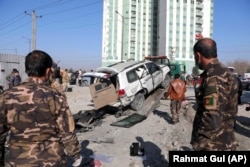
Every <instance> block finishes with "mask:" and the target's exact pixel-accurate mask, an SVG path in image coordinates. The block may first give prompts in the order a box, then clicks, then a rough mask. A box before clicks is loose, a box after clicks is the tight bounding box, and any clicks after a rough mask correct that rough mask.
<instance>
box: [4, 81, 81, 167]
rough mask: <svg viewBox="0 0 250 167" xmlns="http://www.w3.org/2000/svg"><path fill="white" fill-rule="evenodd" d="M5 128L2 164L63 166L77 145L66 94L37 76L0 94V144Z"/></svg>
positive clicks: (77, 153)
mask: <svg viewBox="0 0 250 167" xmlns="http://www.w3.org/2000/svg"><path fill="white" fill-rule="evenodd" d="M7 131H10V136H9V141H8V142H9V152H10V153H9V157H8V159H7V165H6V166H8V165H9V166H32V167H33V166H39V167H43V166H46V167H47V166H65V160H66V155H65V152H66V153H67V155H68V156H70V157H72V158H74V159H77V158H79V156H80V151H81V147H80V144H79V142H78V140H77V137H76V133H75V124H74V119H73V117H72V114H71V111H70V109H69V106H68V104H67V101H66V97H65V96H64V95H62V94H61V93H60V92H59V91H57V90H55V89H53V88H51V87H50V86H49V85H48V84H46V83H45V82H42V81H41V80H37V81H33V80H32V79H31V78H28V79H27V80H26V81H25V82H23V83H22V84H20V85H18V86H16V87H14V88H12V89H8V90H6V91H5V92H4V93H3V94H1V95H0V145H1V146H3V145H4V142H5V139H6V136H7V133H6V132H7Z"/></svg>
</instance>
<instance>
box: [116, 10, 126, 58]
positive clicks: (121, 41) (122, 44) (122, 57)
mask: <svg viewBox="0 0 250 167" xmlns="http://www.w3.org/2000/svg"><path fill="white" fill-rule="evenodd" d="M115 12H116V13H117V14H118V15H119V16H121V17H122V39H121V61H123V35H124V27H123V26H124V16H123V15H121V14H120V13H119V12H118V11H117V10H116V11H115Z"/></svg>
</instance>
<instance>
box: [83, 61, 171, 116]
mask: <svg viewBox="0 0 250 167" xmlns="http://www.w3.org/2000/svg"><path fill="white" fill-rule="evenodd" d="M169 72H170V69H169V67H168V66H166V65H158V64H156V63H154V62H152V61H148V60H143V61H128V62H120V63H116V64H113V65H110V66H108V67H99V68H97V70H96V72H94V73H87V74H84V76H89V77H92V81H93V83H92V84H91V85H90V86H89V87H90V93H91V96H92V99H93V102H94V106H95V109H99V108H102V107H104V106H113V107H117V108H119V109H120V110H121V109H122V108H123V107H126V106H129V105H130V107H131V108H132V109H133V110H136V111H137V110H140V109H141V108H142V107H143V105H144V101H145V97H146V96H147V95H148V94H149V93H151V92H152V91H153V90H155V89H156V88H158V87H163V88H167V87H168V86H169V83H170V80H171V77H170V75H169ZM93 77H95V80H93Z"/></svg>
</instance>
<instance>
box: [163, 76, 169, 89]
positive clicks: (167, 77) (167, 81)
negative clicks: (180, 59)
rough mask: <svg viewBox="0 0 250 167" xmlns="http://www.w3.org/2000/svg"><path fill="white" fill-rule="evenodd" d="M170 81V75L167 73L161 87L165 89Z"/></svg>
mask: <svg viewBox="0 0 250 167" xmlns="http://www.w3.org/2000/svg"><path fill="white" fill-rule="evenodd" d="M170 81H171V77H170V76H169V75H166V76H165V79H164V80H163V81H162V83H161V87H162V88H164V89H167V88H168V87H169V84H170Z"/></svg>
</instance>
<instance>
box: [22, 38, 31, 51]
mask: <svg viewBox="0 0 250 167" xmlns="http://www.w3.org/2000/svg"><path fill="white" fill-rule="evenodd" d="M23 38H24V39H27V40H28V41H29V52H30V43H31V39H30V38H27V37H23Z"/></svg>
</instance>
